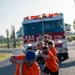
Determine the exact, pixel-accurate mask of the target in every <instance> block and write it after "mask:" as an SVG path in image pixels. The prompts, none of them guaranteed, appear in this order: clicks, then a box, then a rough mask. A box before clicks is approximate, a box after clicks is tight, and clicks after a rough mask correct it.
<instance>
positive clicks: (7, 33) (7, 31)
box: [6, 29, 10, 49]
mask: <svg viewBox="0 0 75 75" xmlns="http://www.w3.org/2000/svg"><path fill="white" fill-rule="evenodd" d="M6 35H7V48H8V49H9V46H10V45H9V42H10V40H9V30H8V29H7V30H6Z"/></svg>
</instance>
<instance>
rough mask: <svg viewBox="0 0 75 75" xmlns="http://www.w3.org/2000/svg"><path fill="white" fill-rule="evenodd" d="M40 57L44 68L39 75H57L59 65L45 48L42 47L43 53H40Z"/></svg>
mask: <svg viewBox="0 0 75 75" xmlns="http://www.w3.org/2000/svg"><path fill="white" fill-rule="evenodd" d="M40 55H41V56H42V57H43V58H44V59H45V66H44V68H43V71H42V73H41V75H48V74H50V75H58V70H59V65H58V63H57V62H56V59H55V57H54V55H53V53H52V52H51V51H49V49H48V47H47V46H44V47H43V53H40Z"/></svg>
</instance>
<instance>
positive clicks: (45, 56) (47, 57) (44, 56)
mask: <svg viewBox="0 0 75 75" xmlns="http://www.w3.org/2000/svg"><path fill="white" fill-rule="evenodd" d="M40 55H41V56H42V57H43V58H44V59H49V58H50V56H48V55H45V54H43V53H40Z"/></svg>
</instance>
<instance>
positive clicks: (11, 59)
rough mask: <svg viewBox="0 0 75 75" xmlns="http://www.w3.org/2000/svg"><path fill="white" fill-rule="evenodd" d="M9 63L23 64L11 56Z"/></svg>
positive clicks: (22, 61)
mask: <svg viewBox="0 0 75 75" xmlns="http://www.w3.org/2000/svg"><path fill="white" fill-rule="evenodd" d="M9 61H10V62H11V63H13V64H23V63H24V60H19V59H16V57H15V56H11V58H10V59H9Z"/></svg>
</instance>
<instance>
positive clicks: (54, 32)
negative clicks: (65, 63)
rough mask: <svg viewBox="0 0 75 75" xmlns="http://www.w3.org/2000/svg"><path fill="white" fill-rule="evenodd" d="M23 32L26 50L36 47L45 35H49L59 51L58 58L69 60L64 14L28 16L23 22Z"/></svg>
mask: <svg viewBox="0 0 75 75" xmlns="http://www.w3.org/2000/svg"><path fill="white" fill-rule="evenodd" d="M22 31H23V40H24V48H25V49H26V48H27V47H28V46H29V45H32V47H35V46H36V45H37V43H38V42H40V41H41V40H42V39H43V36H44V35H48V37H49V39H51V40H53V41H54V44H55V47H56V49H57V50H58V53H57V56H58V58H62V59H68V49H67V42H66V37H65V25H64V17H63V13H50V14H45V13H43V14H41V15H34V16H26V17H25V18H24V19H23V22H22Z"/></svg>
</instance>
